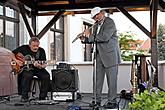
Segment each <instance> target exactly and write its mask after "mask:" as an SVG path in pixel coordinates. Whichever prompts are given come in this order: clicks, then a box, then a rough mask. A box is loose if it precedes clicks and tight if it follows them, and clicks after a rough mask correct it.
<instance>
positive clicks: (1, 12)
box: [0, 5, 3, 15]
mask: <svg viewBox="0 0 165 110" xmlns="http://www.w3.org/2000/svg"><path fill="white" fill-rule="evenodd" d="M0 15H3V6H2V5H0Z"/></svg>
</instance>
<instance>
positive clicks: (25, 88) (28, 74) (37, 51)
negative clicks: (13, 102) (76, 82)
mask: <svg viewBox="0 0 165 110" xmlns="http://www.w3.org/2000/svg"><path fill="white" fill-rule="evenodd" d="M39 44H40V42H39V39H38V38H37V37H32V38H31V39H30V40H29V45H22V46H20V47H18V48H16V49H15V50H13V51H12V52H13V56H12V57H13V60H14V61H15V62H16V63H17V64H18V65H19V66H21V67H23V68H22V71H21V73H19V74H18V93H19V94H20V95H22V98H21V101H22V102H28V98H29V96H28V92H29V90H30V87H31V81H32V79H33V76H37V77H38V79H39V80H40V81H41V87H40V94H39V99H40V100H45V98H46V97H47V92H48V89H49V86H50V85H49V84H50V75H49V73H48V72H47V70H46V69H45V68H46V63H43V61H46V54H45V50H44V49H43V48H41V47H39ZM18 56H19V57H18ZM25 60H28V62H29V61H32V60H33V62H31V63H30V62H29V64H28V68H27V67H26V68H24V65H25V62H26V61H25ZM28 62H27V63H28ZM40 62H42V63H40Z"/></svg>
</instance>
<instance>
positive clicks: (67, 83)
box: [51, 69, 78, 92]
mask: <svg viewBox="0 0 165 110" xmlns="http://www.w3.org/2000/svg"><path fill="white" fill-rule="evenodd" d="M51 71H52V92H76V91H77V90H78V70H71V69H68V70H66V69H53V70H51Z"/></svg>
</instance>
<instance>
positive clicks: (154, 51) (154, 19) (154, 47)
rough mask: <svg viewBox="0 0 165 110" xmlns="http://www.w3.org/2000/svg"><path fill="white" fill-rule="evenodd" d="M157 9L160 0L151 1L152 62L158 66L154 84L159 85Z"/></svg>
mask: <svg viewBox="0 0 165 110" xmlns="http://www.w3.org/2000/svg"><path fill="white" fill-rule="evenodd" d="M157 10H158V1H157V0H152V3H151V11H152V13H151V14H152V15H151V20H152V21H151V63H152V65H153V66H154V67H155V68H156V73H155V75H154V86H156V87H158V55H157Z"/></svg>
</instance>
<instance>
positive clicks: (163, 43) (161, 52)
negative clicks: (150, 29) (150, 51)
mask: <svg viewBox="0 0 165 110" xmlns="http://www.w3.org/2000/svg"><path fill="white" fill-rule="evenodd" d="M157 45H158V60H160V61H162V60H165V25H163V24H159V26H158V44H157Z"/></svg>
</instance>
